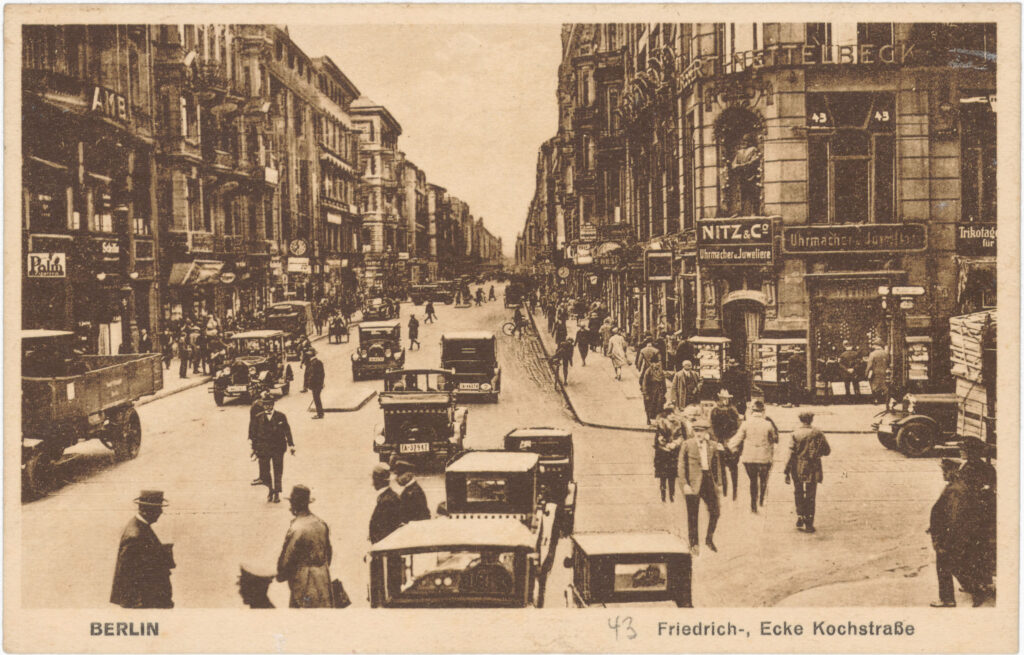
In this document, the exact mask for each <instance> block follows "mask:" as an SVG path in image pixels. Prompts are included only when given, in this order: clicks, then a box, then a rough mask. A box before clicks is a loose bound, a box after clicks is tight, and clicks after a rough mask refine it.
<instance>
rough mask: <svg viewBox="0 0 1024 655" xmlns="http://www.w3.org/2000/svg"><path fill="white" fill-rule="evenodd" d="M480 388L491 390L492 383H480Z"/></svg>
mask: <svg viewBox="0 0 1024 655" xmlns="http://www.w3.org/2000/svg"><path fill="white" fill-rule="evenodd" d="M480 390H481V391H490V390H491V383H490V382H484V383H483V384H481V385H480Z"/></svg>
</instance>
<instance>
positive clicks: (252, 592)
mask: <svg viewBox="0 0 1024 655" xmlns="http://www.w3.org/2000/svg"><path fill="white" fill-rule="evenodd" d="M239 569H240V570H239V573H238V594H239V595H240V596H241V597H242V602H243V603H245V604H246V605H248V606H249V608H250V609H254V610H264V609H266V610H272V609H274V604H273V603H272V602H270V598H269V597H267V589H268V588H269V587H270V583H271V582H273V581H274V578H275V577H276V576H277V571H263V570H261V569H259V568H258V567H256V566H253V565H250V564H242V565H241V566H240V567H239Z"/></svg>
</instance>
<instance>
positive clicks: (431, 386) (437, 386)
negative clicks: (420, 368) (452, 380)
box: [384, 372, 449, 391]
mask: <svg viewBox="0 0 1024 655" xmlns="http://www.w3.org/2000/svg"><path fill="white" fill-rule="evenodd" d="M448 384H449V383H448V376H446V375H445V374H444V373H425V372H406V373H397V374H394V373H392V374H388V375H386V376H385V378H384V390H385V391H448Z"/></svg>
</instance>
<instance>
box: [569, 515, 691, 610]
mask: <svg viewBox="0 0 1024 655" xmlns="http://www.w3.org/2000/svg"><path fill="white" fill-rule="evenodd" d="M572 544H573V549H572V555H571V556H570V557H567V558H566V559H565V566H566V568H571V569H572V582H571V583H570V584H569V586H568V588H567V589H566V590H565V605H566V607H608V606H615V605H617V604H619V603H629V604H634V603H643V604H644V605H647V604H650V605H651V606H660V605H665V604H670V605H675V606H676V607H693V601H692V596H691V575H692V560H691V558H690V547H689V545H688V544H686V543H685V542H683V540H682V539H680V538H679V537H677V536H675V535H673V534H670V533H668V532H584V533H578V534H575V535H573V536H572Z"/></svg>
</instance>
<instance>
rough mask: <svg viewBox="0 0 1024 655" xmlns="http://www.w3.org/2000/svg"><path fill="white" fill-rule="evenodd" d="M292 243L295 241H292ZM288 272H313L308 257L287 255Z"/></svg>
mask: <svg viewBox="0 0 1024 655" xmlns="http://www.w3.org/2000/svg"><path fill="white" fill-rule="evenodd" d="M292 243H295V242H294V241H293V242H292ZM288 272H289V273H305V274H306V275H309V274H310V273H312V272H313V268H312V267H311V266H310V265H309V257H289V258H288Z"/></svg>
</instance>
